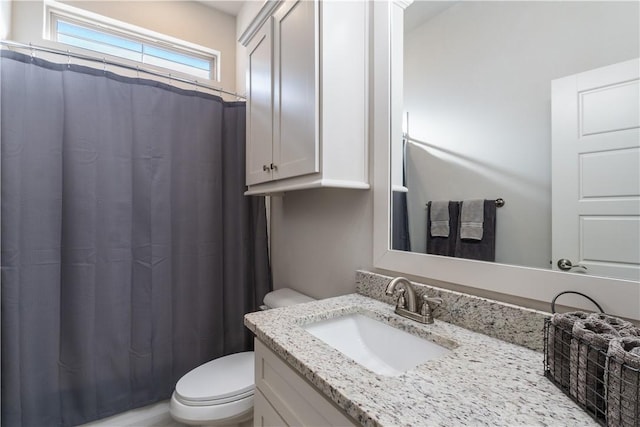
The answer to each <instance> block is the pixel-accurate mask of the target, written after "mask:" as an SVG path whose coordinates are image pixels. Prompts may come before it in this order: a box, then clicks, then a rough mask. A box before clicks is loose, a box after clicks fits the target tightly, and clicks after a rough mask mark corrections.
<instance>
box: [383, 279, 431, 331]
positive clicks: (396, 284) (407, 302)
mask: <svg viewBox="0 0 640 427" xmlns="http://www.w3.org/2000/svg"><path fill="white" fill-rule="evenodd" d="M396 288H399V289H398V294H399V295H398V300H397V302H396V314H399V315H400V316H403V317H406V318H408V319H411V320H415V321H416V322H420V323H433V307H432V305H433V306H438V305H440V304H442V299H441V298H431V297H429V296H427V295H423V296H422V308H421V309H420V312H418V304H417V302H416V291H415V289H414V288H413V285H412V284H411V282H410V281H409V280H408V279H406V278H404V277H396V278H395V279H393V280H391V281H390V282H389V284H388V285H387V290H386V291H385V294H387V295H393V294H394V293H395V292H396ZM405 294H406V296H407V297H406V299H405Z"/></svg>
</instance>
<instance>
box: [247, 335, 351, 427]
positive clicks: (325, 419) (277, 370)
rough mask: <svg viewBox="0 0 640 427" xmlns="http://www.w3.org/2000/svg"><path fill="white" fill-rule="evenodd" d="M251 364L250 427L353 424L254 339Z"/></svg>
mask: <svg viewBox="0 0 640 427" xmlns="http://www.w3.org/2000/svg"><path fill="white" fill-rule="evenodd" d="M255 363H256V366H255V375H256V392H255V396H254V409H253V411H254V412H253V425H254V427H258V426H259V427H263V426H354V425H355V424H354V422H353V421H352V420H351V418H349V417H348V416H347V415H346V414H345V413H344V412H342V410H340V409H339V408H338V407H336V406H334V404H333V403H331V402H330V401H329V400H327V399H326V398H325V397H324V396H322V395H321V394H320V393H319V392H318V391H317V390H316V389H315V388H314V387H313V386H312V385H310V384H309V383H308V382H307V381H306V380H305V379H304V378H302V377H301V376H300V375H299V374H298V373H297V372H295V371H294V370H293V369H292V368H291V367H289V365H287V364H286V363H285V362H284V361H283V360H282V359H280V358H279V357H278V356H277V355H276V354H275V353H274V352H272V351H271V350H269V349H268V348H267V347H266V346H265V345H264V344H262V342H260V341H259V340H257V339H256V340H255Z"/></svg>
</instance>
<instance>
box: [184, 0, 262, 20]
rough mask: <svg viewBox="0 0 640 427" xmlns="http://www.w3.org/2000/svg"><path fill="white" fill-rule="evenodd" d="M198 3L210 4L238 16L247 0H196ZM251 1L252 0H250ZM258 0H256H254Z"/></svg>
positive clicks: (214, 7)
mask: <svg viewBox="0 0 640 427" xmlns="http://www.w3.org/2000/svg"><path fill="white" fill-rule="evenodd" d="M196 1H197V2H198V3H202V4H204V5H205V6H209V7H211V8H213V9H217V10H220V11H222V12H224V13H228V14H229V15H233V16H238V12H240V9H242V5H244V3H245V0H196ZM250 1H251V0H250ZM253 1H256V0H253Z"/></svg>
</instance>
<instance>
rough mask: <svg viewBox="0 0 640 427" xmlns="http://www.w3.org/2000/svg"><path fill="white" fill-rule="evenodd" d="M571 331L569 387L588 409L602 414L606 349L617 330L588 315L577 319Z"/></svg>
mask: <svg viewBox="0 0 640 427" xmlns="http://www.w3.org/2000/svg"><path fill="white" fill-rule="evenodd" d="M572 334H573V338H572V340H571V357H570V359H571V362H570V365H571V366H570V370H571V372H570V386H569V391H570V393H571V396H573V397H575V398H576V399H577V400H578V402H579V403H580V404H582V405H586V407H587V410H589V411H591V412H592V413H593V414H596V416H597V417H598V418H604V414H605V406H606V400H605V398H604V395H605V385H604V373H605V368H606V360H607V357H606V351H607V349H608V348H609V343H610V342H611V340H613V339H616V338H620V334H619V333H618V331H616V330H615V329H614V328H613V327H612V326H611V325H609V324H608V323H606V322H603V321H601V320H598V319H589V318H587V320H578V321H576V322H575V323H574V324H573V330H572Z"/></svg>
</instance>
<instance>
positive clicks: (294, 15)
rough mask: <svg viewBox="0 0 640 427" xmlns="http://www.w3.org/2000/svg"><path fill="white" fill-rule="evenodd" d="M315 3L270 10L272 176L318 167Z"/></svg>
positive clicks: (293, 3) (302, 172)
mask: <svg viewBox="0 0 640 427" xmlns="http://www.w3.org/2000/svg"><path fill="white" fill-rule="evenodd" d="M318 8H319V4H318V2H317V1H304V0H296V1H287V2H285V4H284V5H282V6H281V7H280V8H279V9H278V11H277V12H276V14H275V15H274V18H275V38H274V39H275V58H276V61H275V70H274V71H275V75H276V78H275V82H274V83H275V88H274V89H275V90H274V94H275V99H274V105H275V111H274V113H275V123H274V144H273V159H274V161H273V163H274V166H275V169H274V179H283V178H289V177H293V176H299V175H305V174H309V173H314V172H319V171H320V168H319V166H320V165H319V108H318V101H319V99H318V98H319V95H318V90H319V85H318V83H319V76H318V73H319V43H318V37H319V34H318V31H319V26H318V15H319V10H318Z"/></svg>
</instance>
